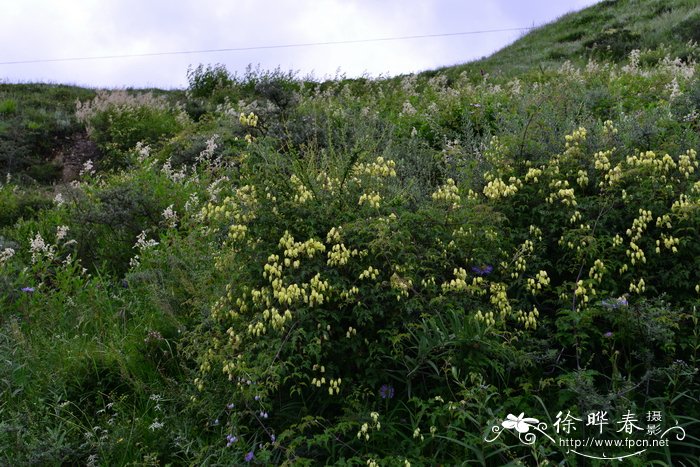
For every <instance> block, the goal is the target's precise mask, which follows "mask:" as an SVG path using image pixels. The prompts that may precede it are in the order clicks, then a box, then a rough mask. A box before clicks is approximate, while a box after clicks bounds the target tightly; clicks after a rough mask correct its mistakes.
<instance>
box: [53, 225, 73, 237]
mask: <svg viewBox="0 0 700 467" xmlns="http://www.w3.org/2000/svg"><path fill="white" fill-rule="evenodd" d="M69 230H70V227H68V226H67V225H59V226H58V227H57V228H56V241H60V240H63V239H64V238H66V235H68V231H69Z"/></svg>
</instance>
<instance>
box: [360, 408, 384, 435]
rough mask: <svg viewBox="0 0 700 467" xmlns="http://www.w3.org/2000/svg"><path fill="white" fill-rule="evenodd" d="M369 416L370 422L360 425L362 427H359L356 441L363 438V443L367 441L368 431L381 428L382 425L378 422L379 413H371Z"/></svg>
mask: <svg viewBox="0 0 700 467" xmlns="http://www.w3.org/2000/svg"><path fill="white" fill-rule="evenodd" d="M369 415H370V418H371V419H372V421H371V422H370V423H363V424H362V426H361V427H360V431H358V432H357V439H362V438H364V439H365V441H369V433H370V431H372V430H380V429H381V428H382V424H381V423H380V422H379V413H377V412H371V413H370V414H369Z"/></svg>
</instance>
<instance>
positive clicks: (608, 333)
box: [603, 331, 613, 339]
mask: <svg viewBox="0 0 700 467" xmlns="http://www.w3.org/2000/svg"><path fill="white" fill-rule="evenodd" d="M612 336H613V333H612V331H608V332H606V333H605V334H603V337H605V338H607V339H610V338H611V337H612Z"/></svg>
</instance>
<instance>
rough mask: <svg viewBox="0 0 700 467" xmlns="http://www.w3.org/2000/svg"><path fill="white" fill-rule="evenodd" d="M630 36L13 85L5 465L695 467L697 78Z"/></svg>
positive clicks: (0, 201)
mask: <svg viewBox="0 0 700 467" xmlns="http://www.w3.org/2000/svg"><path fill="white" fill-rule="evenodd" d="M608 3H615V2H604V4H603V5H599V6H598V7H597V8H598V10H595V9H593V10H586V11H584V12H583V13H581V14H578V15H570V16H568V17H566V18H564V19H563V20H562V21H579V22H581V25H580V28H581V30H584V29H585V30H586V31H590V28H586V24H588V26H590V24H589V23H586V22H585V21H584V20H586V21H588V20H587V18H588V17H587V16H586V15H591V11H597V12H599V13H600V12H601V11H602V12H605V11H608V10H609V9H610V8H612V7H611V6H609V5H607V4H608ZM621 3H622V5H623V6H625V7H626V8H631V7H629V5H627V4H626V3H625V2H621ZM652 3H654V5H656V4H659V2H652ZM691 4H692V2H690V3H689V5H691ZM626 5H627V6H626ZM691 7H692V5H691ZM621 8H622V7H621ZM621 11H628V10H621ZM693 11H696V12H697V8H696V9H695V10H693ZM667 14H668V15H673V14H679V13H674V12H673V11H671V10H669V12H667ZM657 16H658V15H657ZM601 17H604V16H601V15H600V14H599V15H598V16H596V18H601ZM684 17H688V18H691V19H692V18H693V16H692V15H691V16H687V15H685V16H684ZM695 18H696V19H697V20H698V21H700V13H698V14H697V15H696V16H695ZM590 21H593V20H592V19H591V20H590ZM655 21H658V20H655ZM560 24H562V23H555V24H554V25H551V26H550V27H549V29H546V28H545V29H546V31H548V34H550V35H551V34H555V35H556V34H559V33H560V29H558V28H561V26H560ZM564 24H566V23H564ZM669 24H676V25H677V23H673V22H670V23H669ZM656 26H658V24H656ZM656 26H655V27H656ZM678 29H679V30H680V31H681V32H680V33H679V34H681V33H682V31H683V30H682V28H678ZM567 31H569V32H570V31H571V29H570V28H569V29H567ZM609 31H610V30H605V31H604V32H603V33H601V34H602V35H601V36H600V37H599V38H598V40H597V42H595V41H594V42H587V39H586V37H584V33H583V32H581V34H579V35H578V36H576V37H574V36H571V37H570V38H569V41H568V42H569V43H575V44H574V45H571V44H570V45H569V46H568V47H569V48H575V46H580V47H584V48H585V50H586V54H585V55H581V56H580V57H579V58H578V59H572V60H564V59H561V57H559V56H558V55H556V54H554V52H553V51H556V50H559V48H561V47H563V46H562V45H561V44H562V43H561V42H560V43H558V44H559V45H556V46H551V47H550V48H549V49H546V48H543V47H540V46H536V47H537V48H538V50H547V51H549V52H551V53H550V55H549V58H548V60H552V61H556V63H554V62H552V63H550V64H548V65H547V66H537V67H529V68H521V67H519V66H514V67H513V68H511V69H509V70H501V68H502V67H503V63H504V60H505V61H507V60H509V59H508V57H512V54H514V53H516V52H517V51H518V50H520V49H522V48H523V47H525V46H527V44H528V41H536V40H538V37H541V36H537V34H535V33H538V32H537V31H536V32H535V33H533V34H535V35H534V36H526V37H525V38H523V39H521V41H520V42H516V44H514V45H513V46H511V48H510V49H506V50H504V51H503V52H501V55H500V56H499V55H498V54H497V55H495V56H494V57H491V58H488V59H486V60H485V61H483V62H476V63H473V64H468V65H464V66H461V67H453V68H447V69H443V70H435V71H432V72H426V73H422V74H414V75H407V76H399V77H395V78H358V79H346V78H342V77H340V78H338V79H336V80H330V81H320V80H314V79H311V78H300V77H298V76H297V75H296V74H295V73H292V72H283V71H281V70H279V69H278V70H271V71H265V70H260V69H255V68H249V69H248V70H247V71H246V72H245V73H244V74H243V75H241V76H238V75H236V74H233V73H231V72H229V71H228V70H226V69H225V68H224V67H223V66H221V65H209V66H202V65H200V66H198V67H195V68H191V69H190V70H189V72H188V80H189V87H188V88H187V89H186V90H183V91H170V92H165V91H158V90H91V89H82V88H77V87H70V86H61V85H48V84H6V83H5V84H0V116H1V117H2V120H1V121H0V129H1V130H2V131H1V132H0V134H1V137H0V149H1V151H0V168H1V169H2V173H3V174H4V173H7V174H8V175H6V176H3V178H2V181H1V182H0V381H1V382H2V385H1V387H2V392H1V396H0V462H2V463H3V464H7V465H248V464H250V465H325V464H333V465H370V466H384V465H387V466H393V465H396V466H409V465H413V466H416V465H471V464H475V465H489V466H490V465H494V466H496V465H611V462H613V461H612V460H610V459H617V458H621V459H624V464H623V465H697V462H698V461H697V459H698V458H699V456H700V377H698V365H699V364H700V324H699V319H700V314H699V313H698V310H697V308H698V306H699V305H700V259H699V258H700V236H699V234H698V232H699V231H700V168H699V167H698V164H699V162H698V154H697V151H698V149H699V148H700V144H699V143H700V77H699V76H698V73H697V71H698V66H697V65H696V59H697V58H698V56H699V55H700V48H698V45H697V43H696V42H693V40H692V38H688V37H686V36H683V37H682V38H681V39H682V40H677V41H675V42H673V43H671V45H666V46H664V45H659V46H657V47H651V46H649V47H648V48H635V47H633V45H634V44H636V43H638V42H639V41H638V39H636V38H635V36H634V34H636V32H635V31H632V30H628V31H627V32H626V33H620V31H621V30H620V29H615V30H613V32H609ZM689 31H690V33H691V34H692V33H694V32H697V30H695V29H693V28H692V27H691V28H690V29H689ZM539 34H540V35H541V34H543V33H542V32H539ZM615 34H617V35H620V34H622V36H624V37H627V38H628V39H629V43H625V42H624V40H623V39H624V37H622V38H621V37H617V36H615V39H614V40H613V39H610V41H611V42H610V43H611V44H613V45H620V44H622V45H621V46H620V47H622V46H624V47H623V49H624V50H623V49H621V52H619V54H618V52H617V50H618V49H616V48H615V47H611V46H610V44H607V43H605V42H604V41H603V39H605V38H608V36H614V35H615ZM548 37H549V36H548ZM601 37H602V39H601ZM630 37H631V38H630ZM523 44H525V46H524V45H523ZM535 44H536V42H535ZM576 44H578V45H576ZM567 50H569V49H567ZM514 51H515V52H514ZM560 53H563V52H561V51H560ZM567 53H568V52H567ZM509 54H511V55H509ZM552 54H554V55H552ZM499 57H501V58H499ZM502 57H506V58H505V59H503V58H502ZM564 58H569V57H568V56H567V57H564ZM543 60H544V59H543ZM68 166H70V167H72V170H69V169H70V167H68ZM67 167H68V168H67ZM518 414H520V415H518ZM596 414H597V415H596ZM567 416H571V417H573V418H574V419H577V420H578V422H576V423H577V424H578V425H577V427H574V428H572V427H571V425H569V428H570V429H571V428H572V429H571V431H570V432H569V431H566V437H567V438H575V439H584V440H585V439H587V438H596V437H597V438H606V439H614V440H625V439H635V440H649V439H656V440H659V439H666V440H667V441H668V442H667V443H666V444H665V445H664V443H658V445H656V446H644V447H642V448H636V449H635V448H630V447H629V446H622V447H619V448H617V449H613V450H612V451H611V450H610V449H602V448H594V447H593V446H588V447H587V448H586V449H584V448H580V449H579V448H577V449H575V450H573V449H572V448H571V446H567V445H563V444H562V443H561V442H559V440H560V439H561V438H563V437H564V431H565V428H566V426H565V425H563V424H562V422H563V421H564V420H566V419H567ZM606 416H607V418H606ZM632 416H633V417H634V420H631V417H632ZM511 417H512V418H511ZM625 417H626V418H625ZM529 418H536V419H537V421H534V422H533V421H531V420H528V419H529ZM568 419H569V420H571V418H568ZM623 420H627V421H628V422H630V424H632V425H633V427H634V428H630V429H629V431H628V430H627V429H626V428H628V425H627V424H624V425H622V421H623ZM540 423H545V424H546V426H541V425H539V424H540ZM528 425H529V426H528ZM650 426H651V427H652V428H651V429H650V428H649V427H650ZM494 427H495V428H494ZM674 427H679V428H675V429H674ZM528 428H530V430H529V431H528ZM535 428H541V432H545V433H547V435H548V436H544V435H543V434H541V432H540V431H537V430H536V429H535ZM555 428H556V431H555ZM680 428H682V430H680ZM669 431H670V433H668V432H669ZM681 431H683V434H684V435H683V437H680V436H677V434H678V433H680V432H681ZM533 433H534V434H536V436H537V439H536V440H534V439H533V438H529V437H528V435H532V434H533ZM667 433H668V434H667ZM555 434H557V435H558V437H557V439H552V438H553V437H555ZM661 434H663V436H662V435H661ZM548 438H549V439H548ZM528 441H533V442H528ZM637 446H639V444H638V445H637ZM575 451H576V452H575ZM581 452H583V453H584V454H585V455H581ZM596 456H597V458H596Z"/></svg>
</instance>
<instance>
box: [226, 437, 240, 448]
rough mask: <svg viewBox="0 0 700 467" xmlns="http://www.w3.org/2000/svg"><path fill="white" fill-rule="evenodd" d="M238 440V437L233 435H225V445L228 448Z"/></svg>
mask: <svg viewBox="0 0 700 467" xmlns="http://www.w3.org/2000/svg"><path fill="white" fill-rule="evenodd" d="M236 441H238V438H237V437H235V436H233V435H226V447H227V448H230V447H231V445H233V443H235V442H236Z"/></svg>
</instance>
